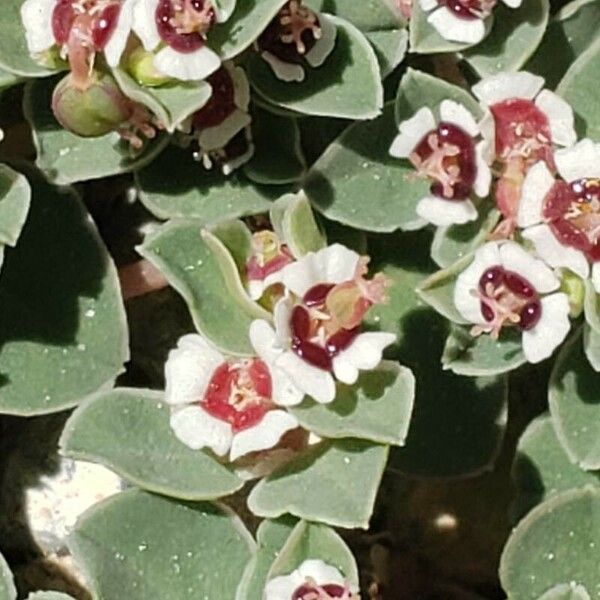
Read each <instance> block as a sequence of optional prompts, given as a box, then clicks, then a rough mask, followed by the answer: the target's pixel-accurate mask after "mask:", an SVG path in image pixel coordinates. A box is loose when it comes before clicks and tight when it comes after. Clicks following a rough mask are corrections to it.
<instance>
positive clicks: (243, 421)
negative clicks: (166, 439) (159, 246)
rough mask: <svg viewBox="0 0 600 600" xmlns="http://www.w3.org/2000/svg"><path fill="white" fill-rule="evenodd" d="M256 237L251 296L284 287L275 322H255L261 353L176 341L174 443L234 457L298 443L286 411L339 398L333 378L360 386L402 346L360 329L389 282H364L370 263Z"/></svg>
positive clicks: (249, 271)
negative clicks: (362, 375)
mask: <svg viewBox="0 0 600 600" xmlns="http://www.w3.org/2000/svg"><path fill="white" fill-rule="evenodd" d="M253 239H254V245H253V251H252V254H251V256H250V258H249V259H248V261H247V265H246V274H245V275H246V280H247V281H248V290H249V293H250V294H251V295H252V297H253V298H254V299H260V298H262V297H263V296H265V295H266V292H268V291H271V292H272V291H273V290H272V288H273V287H275V288H277V290H276V297H277V299H276V300H275V302H274V308H273V324H271V323H270V322H269V321H267V320H264V319H256V320H255V321H253V322H252V324H251V326H250V330H249V333H248V335H249V338H250V341H251V344H252V347H253V348H254V351H255V356H253V357H245V358H239V357H230V356H224V355H223V354H222V353H220V352H219V351H218V350H217V349H215V348H213V347H212V346H211V345H210V344H209V343H208V342H207V341H206V340H204V339H203V338H202V337H201V336H200V335H196V334H194V335H188V336H184V337H183V338H181V339H180V340H179V345H178V347H177V348H176V349H175V350H173V351H171V353H170V355H169V359H168V361H167V364H166V367H165V375H166V381H167V390H166V399H167V402H168V403H169V404H170V405H171V406H172V407H173V410H172V417H171V426H172V427H173V430H174V432H175V434H176V435H177V437H178V438H179V439H180V440H181V441H183V442H184V443H185V444H187V445H188V446H189V447H191V448H194V449H200V448H210V449H211V450H212V451H213V452H214V453H215V454H216V455H217V456H220V457H224V456H228V457H229V460H231V461H236V460H238V459H240V458H241V457H245V456H248V455H250V454H253V453H260V452H263V451H265V450H270V449H272V448H274V447H276V446H277V448H278V450H281V449H282V448H287V449H297V447H298V444H300V447H301V446H302V442H303V441H304V442H305V441H306V439H305V438H302V435H301V433H300V432H298V431H297V430H298V428H299V423H298V421H297V420H296V418H295V417H294V416H293V415H292V414H290V413H289V412H288V411H287V408H289V407H293V406H297V405H298V404H300V403H301V402H302V401H303V400H304V397H305V396H310V397H311V398H313V399H314V400H315V401H317V402H319V403H324V404H327V403H330V402H333V400H334V399H335V397H336V381H340V382H342V383H345V384H353V383H356V381H357V379H358V376H359V372H360V371H362V370H371V369H374V368H376V367H377V366H378V365H379V363H380V362H381V360H382V354H383V351H384V349H385V348H386V347H387V346H389V345H390V344H392V343H394V341H395V335H394V334H391V333H385V332H378V331H363V329H362V323H363V320H364V317H365V315H366V314H367V312H368V311H369V309H370V308H371V307H372V306H374V305H376V304H379V303H382V302H384V301H385V299H386V298H385V288H386V285H387V280H386V279H385V277H384V276H383V275H382V274H376V275H375V276H374V277H373V278H372V279H367V278H366V275H367V272H368V268H367V266H368V263H369V258H368V257H365V256H360V255H359V254H357V253H356V252H354V251H352V250H349V249H348V248H346V247H344V246H342V245H340V244H334V245H331V246H327V247H326V248H324V249H322V250H319V251H317V252H310V253H308V254H307V255H305V256H303V257H301V258H299V259H297V260H296V259H294V257H293V256H292V255H291V253H290V252H289V250H288V249H287V247H286V246H285V245H284V244H282V243H281V242H280V241H279V239H278V238H277V236H276V234H275V233H274V232H271V231H268V230H261V231H259V232H257V233H256V234H255V235H254V238H253ZM299 440H300V441H299ZM255 456H256V455H255ZM260 458H264V455H263V456H261V457H260Z"/></svg>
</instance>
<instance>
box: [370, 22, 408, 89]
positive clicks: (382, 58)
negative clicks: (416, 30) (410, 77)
mask: <svg viewBox="0 0 600 600" xmlns="http://www.w3.org/2000/svg"><path fill="white" fill-rule="evenodd" d="M365 35H366V37H367V39H368V40H369V42H371V45H372V46H373V48H374V49H375V54H376V55H377V60H378V61H379V68H380V69H381V76H382V77H387V76H388V75H389V74H390V73H391V72H392V71H393V70H394V69H395V68H396V67H397V66H398V65H399V64H400V63H401V62H402V61H403V60H404V57H405V56H406V51H407V49H408V32H407V31H406V29H395V30H390V31H369V32H367V33H365Z"/></svg>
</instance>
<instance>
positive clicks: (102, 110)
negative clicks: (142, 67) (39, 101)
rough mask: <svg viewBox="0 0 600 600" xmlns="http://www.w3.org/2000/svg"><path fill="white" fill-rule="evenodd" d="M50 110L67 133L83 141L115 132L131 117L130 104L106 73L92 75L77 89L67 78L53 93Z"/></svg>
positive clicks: (67, 77)
mask: <svg viewBox="0 0 600 600" xmlns="http://www.w3.org/2000/svg"><path fill="white" fill-rule="evenodd" d="M52 110H53V111H54V116H55V117H56V119H57V121H58V122H59V123H60V124H61V125H62V126H63V127H64V128H65V129H67V130H68V131H71V132H72V133H74V134H76V135H79V136H82V137H99V136H102V135H105V134H107V133H110V132H111V131H115V130H116V129H118V128H119V126H120V125H122V124H123V123H124V122H126V121H127V120H128V119H129V117H130V116H131V112H132V103H131V101H130V100H129V99H128V98H127V97H126V96H125V95H124V94H123V92H122V91H121V90H120V89H119V86H118V85H117V83H116V82H115V80H114V79H113V78H112V77H111V76H110V75H108V74H106V73H94V74H93V75H92V76H91V77H90V82H89V85H88V86H86V88H85V89H80V88H79V87H76V86H75V85H73V82H72V81H71V75H67V76H66V77H65V78H64V79H63V80H62V81H61V82H60V83H59V84H58V85H57V86H56V88H55V89H54V94H53V95H52Z"/></svg>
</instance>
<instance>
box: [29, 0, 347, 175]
mask: <svg viewBox="0 0 600 600" xmlns="http://www.w3.org/2000/svg"><path fill="white" fill-rule="evenodd" d="M228 6H230V8H228V9H227V10H225V9H223V8H222V6H221V3H219V2H216V1H215V0H26V1H25V2H24V3H23V5H22V8H21V16H22V21H23V24H24V26H25V32H26V39H27V44H28V48H29V51H30V53H31V55H32V57H33V58H34V59H35V60H37V61H38V62H40V63H41V64H43V65H44V66H46V67H60V66H62V65H63V64H67V65H68V67H69V71H70V72H69V74H68V75H67V76H66V77H65V79H64V80H63V81H62V82H61V83H60V84H59V85H58V86H57V88H56V91H55V94H54V97H53V105H52V107H53V110H54V113H55V115H56V117H57V120H58V121H59V122H60V124H61V125H62V126H63V127H65V128H66V129H68V130H69V131H72V132H73V133H75V134H77V135H80V136H83V137H97V136H101V135H104V134H106V133H109V132H112V131H116V132H118V133H119V134H120V135H121V137H122V138H123V139H124V140H126V141H127V142H129V143H130V144H131V146H132V147H133V148H134V149H136V150H140V149H141V148H142V147H143V145H144V141H145V140H148V139H152V138H154V137H155V136H156V134H157V131H158V130H160V129H163V128H164V127H165V125H166V124H165V123H162V122H160V120H158V119H157V117H155V116H154V115H153V114H152V113H151V111H150V109H149V108H148V106H151V105H147V104H140V102H141V96H140V94H139V93H134V94H132V93H131V92H130V91H127V90H124V89H123V90H122V89H121V88H120V87H119V85H118V84H117V81H115V79H114V78H113V76H112V73H111V71H113V70H114V69H124V70H125V71H128V73H129V75H130V76H131V77H132V78H133V79H134V80H135V81H136V82H137V83H138V84H139V85H140V86H142V87H146V88H147V89H148V90H152V89H154V88H160V87H162V86H172V85H175V84H178V82H183V83H185V82H188V83H192V82H200V81H206V82H207V83H208V84H209V85H210V87H211V90H212V96H211V97H210V99H209V100H208V101H207V103H206V104H205V106H204V107H202V108H201V109H200V110H198V111H197V112H196V113H195V114H193V115H189V118H187V119H185V121H184V122H183V124H182V125H181V127H180V128H181V130H182V136H181V140H180V141H181V142H182V143H189V142H190V141H192V140H193V141H194V144H195V145H197V150H196V149H194V153H195V154H194V155H195V157H196V158H197V160H198V161H199V162H201V163H202V164H203V165H204V166H205V167H206V168H209V169H210V168H213V167H217V168H219V169H221V170H222V171H223V173H224V174H225V175H228V174H230V173H231V172H232V171H233V170H234V169H236V168H238V167H239V166H241V165H243V164H244V163H246V162H247V161H248V160H249V159H250V158H251V156H252V155H253V152H254V146H253V143H252V133H251V127H250V125H251V121H252V119H251V116H250V108H249V105H250V91H249V84H248V80H247V78H246V74H245V72H244V71H243V69H242V68H241V67H239V66H234V65H233V64H231V63H227V62H225V63H223V62H222V59H221V56H220V55H219V52H218V48H217V47H216V46H217V45H216V44H213V42H212V38H211V34H212V32H213V30H214V29H216V28H219V26H222V25H223V24H224V23H225V22H227V21H228V20H229V19H230V18H231V17H232V13H233V12H234V10H233V9H234V7H235V2H233V3H229V4H228ZM335 43H336V27H335V25H334V24H333V22H332V21H331V19H329V18H328V17H327V16H326V15H322V14H319V13H316V12H314V11H313V10H312V9H310V8H308V7H306V6H304V5H303V4H302V2H301V0H289V2H287V3H285V4H284V5H283V6H282V7H281V9H280V10H279V12H278V13H277V14H276V16H275V17H274V18H273V20H272V21H271V22H270V23H267V24H266V26H265V28H264V31H263V32H261V33H260V35H259V36H258V37H257V38H256V40H255V41H254V47H255V49H256V51H257V52H258V53H259V55H260V56H262V57H263V58H264V60H265V61H266V62H267V63H268V64H269V65H270V67H271V68H272V70H273V73H274V74H275V75H276V76H277V77H278V78H280V79H282V80H284V81H301V80H303V79H304V77H305V71H306V69H307V68H315V67H319V66H320V65H322V64H323V63H324V62H325V60H326V59H327V58H328V56H329V55H330V54H331V52H332V51H333V49H334V46H335ZM242 50H244V47H242V48H240V52H241V51H242Z"/></svg>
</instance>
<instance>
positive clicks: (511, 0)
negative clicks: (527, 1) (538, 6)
mask: <svg viewBox="0 0 600 600" xmlns="http://www.w3.org/2000/svg"><path fill="white" fill-rule="evenodd" d="M502 2H504V4H506V6H508V7H509V8H519V6H521V4H523V0H502Z"/></svg>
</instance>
